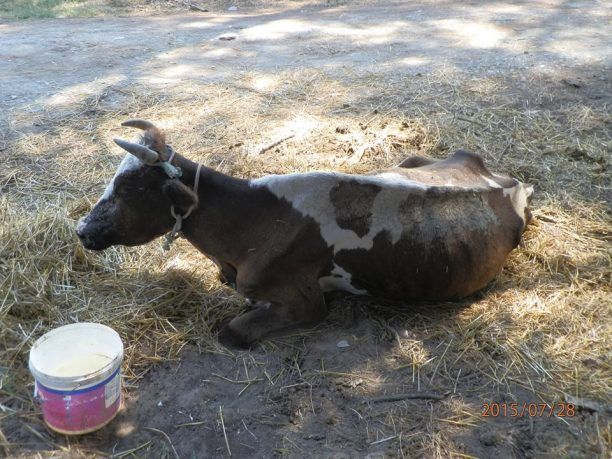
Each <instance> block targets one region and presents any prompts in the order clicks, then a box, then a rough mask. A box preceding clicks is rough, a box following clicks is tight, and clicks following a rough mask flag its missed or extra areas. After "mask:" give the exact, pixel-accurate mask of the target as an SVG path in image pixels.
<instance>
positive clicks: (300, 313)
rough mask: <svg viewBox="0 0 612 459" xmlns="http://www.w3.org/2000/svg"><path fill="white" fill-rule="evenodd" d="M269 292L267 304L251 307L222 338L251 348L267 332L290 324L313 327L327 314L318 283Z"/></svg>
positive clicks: (228, 342) (224, 340)
mask: <svg viewBox="0 0 612 459" xmlns="http://www.w3.org/2000/svg"><path fill="white" fill-rule="evenodd" d="M283 290H284V291H283V292H280V293H279V292H269V293H270V294H269V295H267V297H268V298H270V305H269V306H268V307H260V308H256V309H252V310H250V311H248V312H246V313H245V314H242V315H241V316H238V317H236V318H234V319H233V320H232V321H231V322H230V323H229V324H228V325H227V326H226V328H225V329H224V330H223V331H222V332H221V335H220V336H219V339H220V340H221V341H222V342H223V343H224V344H228V345H230V346H232V345H234V346H239V347H243V348H248V347H250V346H251V345H252V344H253V343H255V342H256V341H258V340H260V339H261V338H262V337H264V336H265V335H268V334H269V333H272V332H274V331H277V330H282V329H285V328H290V327H304V326H312V325H315V324H317V323H319V322H320V321H321V320H323V319H324V318H325V316H326V315H327V306H326V305H325V299H324V298H323V292H322V291H321V289H320V287H319V285H318V283H312V284H309V285H304V286H299V287H295V288H293V289H291V290H288V289H287V288H283Z"/></svg>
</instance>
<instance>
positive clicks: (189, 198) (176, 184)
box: [163, 180, 198, 215]
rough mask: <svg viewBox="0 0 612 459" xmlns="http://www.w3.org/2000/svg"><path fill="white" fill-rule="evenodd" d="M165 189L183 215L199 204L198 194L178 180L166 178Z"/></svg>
mask: <svg viewBox="0 0 612 459" xmlns="http://www.w3.org/2000/svg"><path fill="white" fill-rule="evenodd" d="M163 191H164V194H165V195H166V196H168V199H170V202H172V204H174V209H175V210H176V212H177V213H180V214H181V215H183V214H185V213H186V212H188V211H189V210H190V209H192V208H194V207H196V206H197V205H198V196H197V195H196V194H195V193H194V192H193V191H191V188H189V187H186V186H185V185H183V184H182V183H181V182H180V181H178V180H166V183H164V186H163Z"/></svg>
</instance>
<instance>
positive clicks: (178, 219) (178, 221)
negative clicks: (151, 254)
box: [162, 151, 202, 251]
mask: <svg viewBox="0 0 612 459" xmlns="http://www.w3.org/2000/svg"><path fill="white" fill-rule="evenodd" d="M173 157H174V151H173V152H172V156H170V159H169V160H168V162H170V161H172V158H173ZM201 170H202V164H198V169H197V170H196V175H195V179H194V181H193V192H194V193H195V195H196V196H197V195H198V186H199V185H200V171H201ZM196 207H197V205H196V204H193V205H192V206H191V207H189V209H187V212H185V213H184V214H183V215H181V214H177V213H176V211H175V210H174V204H172V205H171V206H170V213H171V214H172V216H173V217H174V219H175V222H174V226H173V227H172V230H171V231H170V232H169V233H168V234H166V236H165V237H164V242H163V243H162V248H163V249H164V250H165V251H168V250H170V245H172V243H173V242H174V241H175V240H176V239H178V238H179V237H180V235H181V234H180V233H181V228H182V227H183V220H185V219H186V218H187V217H189V216H190V215H191V212H193V209H195V208H196Z"/></svg>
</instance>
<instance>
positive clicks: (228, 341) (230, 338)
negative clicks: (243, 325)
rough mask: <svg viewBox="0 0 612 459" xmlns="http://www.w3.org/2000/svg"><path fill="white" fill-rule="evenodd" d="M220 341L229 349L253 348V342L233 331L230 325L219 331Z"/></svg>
mask: <svg viewBox="0 0 612 459" xmlns="http://www.w3.org/2000/svg"><path fill="white" fill-rule="evenodd" d="M219 342H220V343H221V344H223V345H224V346H225V347H227V348H229V349H236V350H238V349H240V350H248V349H250V348H251V344H252V343H251V342H250V341H248V340H246V339H245V338H244V337H243V336H241V335H240V334H238V333H236V332H235V331H233V330H232V329H231V328H230V327H229V325H226V326H225V327H223V328H222V329H221V331H220V332H219Z"/></svg>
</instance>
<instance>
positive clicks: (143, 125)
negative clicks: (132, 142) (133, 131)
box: [121, 120, 155, 131]
mask: <svg viewBox="0 0 612 459" xmlns="http://www.w3.org/2000/svg"><path fill="white" fill-rule="evenodd" d="M121 126H127V127H133V128H137V129H142V130H143V131H148V130H149V129H155V125H154V124H153V123H151V122H150V121H145V120H127V121H124V122H123V123H121Z"/></svg>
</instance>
